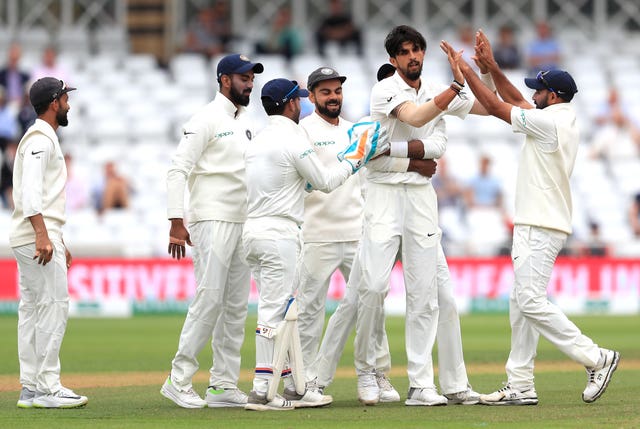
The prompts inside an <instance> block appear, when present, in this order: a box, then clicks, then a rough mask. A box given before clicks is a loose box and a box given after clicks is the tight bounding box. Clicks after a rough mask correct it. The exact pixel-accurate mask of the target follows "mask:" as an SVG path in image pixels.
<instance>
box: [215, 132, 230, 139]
mask: <svg viewBox="0 0 640 429" xmlns="http://www.w3.org/2000/svg"><path fill="white" fill-rule="evenodd" d="M232 135H233V131H225V132H224V133H219V134H216V135H215V136H214V137H215V138H217V139H219V138H222V137H228V136H232Z"/></svg>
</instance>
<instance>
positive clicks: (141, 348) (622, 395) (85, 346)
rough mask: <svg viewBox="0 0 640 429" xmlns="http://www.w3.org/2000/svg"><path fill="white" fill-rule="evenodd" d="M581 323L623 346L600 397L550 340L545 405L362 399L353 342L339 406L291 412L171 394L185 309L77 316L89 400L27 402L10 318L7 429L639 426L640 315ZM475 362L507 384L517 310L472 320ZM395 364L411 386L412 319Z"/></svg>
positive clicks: (70, 377) (246, 354)
mask: <svg viewBox="0 0 640 429" xmlns="http://www.w3.org/2000/svg"><path fill="white" fill-rule="evenodd" d="M573 320H574V321H575V322H576V324H577V325H578V326H579V327H580V328H581V329H582V330H583V331H584V332H585V333H586V334H588V335H589V336H591V337H592V338H593V339H594V340H595V341H596V342H598V343H599V344H602V345H603V346H606V347H611V348H615V349H617V350H619V351H620V352H621V354H622V360H621V364H620V367H619V368H618V371H617V372H616V374H615V376H614V378H613V380H612V382H611V384H610V386H609V389H608V390H607V392H606V393H605V395H604V396H603V397H602V398H601V399H600V400H598V401H597V402H595V403H593V404H585V403H583V402H582V400H581V396H580V395H581V392H582V389H583V388H584V385H585V382H586V376H585V373H584V370H583V369H582V368H581V367H580V366H579V365H578V364H575V363H573V362H571V361H569V360H568V358H566V357H565V356H564V355H562V353H560V352H559V351H558V350H556V349H555V348H553V347H552V346H551V345H550V344H549V343H547V342H546V341H545V340H541V342H540V345H539V347H538V358H537V361H536V363H537V369H536V390H537V391H538V396H539V398H540V403H539V405H537V406H529V407H487V406H449V407H435V408H429V407H406V406H405V405H404V404H403V403H402V402H401V403H395V404H381V405H377V406H374V407H364V406H361V405H360V404H359V403H358V401H357V399H356V378H355V373H354V370H353V365H352V357H353V348H352V347H351V344H352V341H350V342H349V346H348V348H347V350H345V353H344V355H343V357H342V361H341V363H340V368H339V372H338V374H339V376H338V377H337V378H336V381H335V382H334V383H333V384H332V385H331V386H330V387H329V389H327V392H326V393H329V394H331V395H333V398H334V403H333V404H332V405H330V406H329V407H328V408H323V409H306V410H296V411H291V412H284V413H273V412H270V413H255V412H249V411H244V410H242V409H215V410H214V409H202V410H184V409H180V408H179V407H177V406H175V405H174V404H173V403H172V402H170V401H169V400H167V399H165V398H164V397H162V396H161V395H160V393H159V389H160V386H161V385H162V383H163V382H164V379H165V377H166V375H167V373H168V371H169V368H170V362H171V359H172V357H173V355H174V353H175V351H176V347H177V342H178V335H179V333H180V329H181V328H182V322H183V317H180V316H139V317H135V318H132V319H71V320H70V321H69V325H68V329H67V335H66V337H65V341H64V344H63V349H62V355H61V361H62V381H63V383H64V384H65V385H67V386H68V387H70V388H72V389H74V390H76V391H77V392H79V393H82V394H85V395H87V396H89V404H88V406H87V407H86V408H84V409H79V410H36V409H30V410H21V409H18V408H16V406H15V403H16V400H17V397H18V390H19V384H18V359H17V351H16V338H15V337H16V321H17V318H16V317H11V316H3V317H0V335H1V337H2V338H3V340H4V344H3V347H2V349H1V350H0V427H1V428H31V427H37V428H43V427H54V428H62V427H64V428H87V427H91V428H94V429H97V428H134V427H135V428H165V427H167V428H200V427H202V428H205V427H206V428H244V427H247V428H249V427H250V428H260V429H262V428H278V429H285V428H364V427H366V428H371V429H374V428H375V429H377V428H397V429H400V428H425V427H434V428H507V427H508V428H518V429H520V428H531V427H535V428H581V429H587V428H589V429H590V428H639V427H640V406H638V404H637V401H636V399H637V397H636V396H635V395H636V394H638V392H640V341H638V339H639V334H638V332H639V329H638V328H640V323H639V322H640V318H638V317H637V316H635V317H607V316H598V317H596V316H591V317H575V318H573ZM254 326H255V318H254V317H250V320H248V322H247V332H249V333H250V334H249V335H247V337H246V338H245V344H244V347H243V360H242V367H243V371H242V376H241V382H240V387H241V388H242V389H244V390H247V391H248V390H250V386H251V377H252V374H251V368H252V366H253V364H254V354H253V353H254V344H253V341H254V337H253V335H252V334H251V332H252V331H253V328H254ZM462 329H463V340H464V348H465V360H466V363H467V369H468V373H469V378H470V381H471V383H472V384H473V386H474V388H475V389H476V390H478V391H481V392H489V391H493V390H495V389H497V388H499V387H501V382H503V381H504V380H505V375H504V362H505V359H506V357H507V354H508V349H509V324H508V316H507V315H505V314H501V315H487V316H479V315H474V316H464V317H463V318H462ZM387 330H388V333H389V340H390V347H391V350H392V359H393V365H394V369H393V370H392V373H391V378H392V382H393V383H394V385H395V386H396V388H397V389H398V391H399V392H400V393H401V396H402V397H403V400H404V396H406V389H407V378H406V372H405V364H406V357H405V353H404V319H402V318H395V317H392V318H389V319H388V322H387ZM210 358H211V353H210V350H204V351H203V353H202V354H201V355H200V363H201V367H202V368H201V370H200V371H199V373H198V375H197V378H196V381H195V383H194V386H195V388H196V389H197V390H198V392H199V393H201V394H202V393H203V392H204V390H205V388H206V386H207V379H208V371H207V369H208V367H209V366H210Z"/></svg>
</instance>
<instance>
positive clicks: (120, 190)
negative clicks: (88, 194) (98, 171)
mask: <svg viewBox="0 0 640 429" xmlns="http://www.w3.org/2000/svg"><path fill="white" fill-rule="evenodd" d="M130 192H131V190H130V188H129V182H128V181H127V179H126V178H124V177H123V176H122V175H120V173H118V170H117V168H116V164H115V163H114V162H113V161H107V162H106V163H105V165H104V177H103V178H102V180H101V181H100V183H99V184H98V185H97V186H96V187H95V189H94V191H93V198H94V205H95V207H96V210H98V213H103V212H104V211H105V210H110V209H126V208H128V207H129V194H130Z"/></svg>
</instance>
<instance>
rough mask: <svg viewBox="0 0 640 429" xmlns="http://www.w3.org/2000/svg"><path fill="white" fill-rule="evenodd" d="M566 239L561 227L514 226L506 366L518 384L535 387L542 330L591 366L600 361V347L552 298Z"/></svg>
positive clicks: (573, 355)
mask: <svg viewBox="0 0 640 429" xmlns="http://www.w3.org/2000/svg"><path fill="white" fill-rule="evenodd" d="M566 239H567V234H566V233H564V232H561V231H557V230H552V229H547V228H540V227H535V226H529V225H515V227H514V230H513V248H512V250H511V258H512V261H513V269H514V273H515V284H514V286H513V290H512V291H511V296H510V301H509V318H510V321H511V353H509V359H508V360H507V365H506V370H507V377H508V381H509V383H511V384H512V385H513V386H515V387H518V388H529V387H533V385H534V382H533V378H534V377H533V364H534V362H533V361H534V358H535V356H536V348H537V347H538V338H539V336H540V334H542V335H543V336H544V337H545V338H546V339H547V340H549V342H551V344H553V345H555V346H556V347H558V348H559V349H560V350H561V351H562V352H564V353H565V354H566V355H567V356H569V357H570V358H571V359H573V360H574V361H576V362H579V363H581V364H582V365H584V366H586V367H594V366H596V364H597V363H598V360H599V359H600V349H599V347H598V346H597V345H596V344H594V342H593V341H591V339H590V338H588V337H586V336H585V335H583V334H582V333H581V332H580V329H578V327H577V326H576V325H575V324H573V322H571V321H570V320H569V319H568V318H567V316H565V315H564V313H563V312H562V310H560V308H559V307H558V306H557V305H555V304H553V303H551V302H549V300H548V299H547V285H548V283H549V279H550V278H551V273H552V271H553V265H554V263H555V261H556V257H557V256H558V253H559V252H560V250H561V249H562V246H563V245H564V242H565V241H566Z"/></svg>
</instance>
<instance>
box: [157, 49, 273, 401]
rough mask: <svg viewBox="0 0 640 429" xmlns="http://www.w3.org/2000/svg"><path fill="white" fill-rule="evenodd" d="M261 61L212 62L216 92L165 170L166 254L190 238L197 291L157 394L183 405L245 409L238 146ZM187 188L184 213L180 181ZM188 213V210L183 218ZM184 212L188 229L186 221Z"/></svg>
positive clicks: (249, 132) (246, 134) (241, 148)
mask: <svg viewBox="0 0 640 429" xmlns="http://www.w3.org/2000/svg"><path fill="white" fill-rule="evenodd" d="M263 70H264V67H263V66H262V64H260V63H252V62H251V61H250V60H249V58H247V57H246V56H244V55H238V54H234V55H227V56H225V57H224V58H222V59H221V60H220V62H219V63H218V67H217V80H218V83H219V88H220V89H219V91H218V93H217V94H216V97H215V98H214V100H213V101H212V102H211V103H209V104H207V105H206V106H205V107H203V108H202V109H201V110H200V111H199V112H197V113H196V114H195V115H194V116H192V117H191V119H189V121H188V122H187V123H186V124H185V125H184V127H183V136H182V139H181V140H180V144H179V145H178V149H177V151H176V153H175V155H174V156H173V158H172V161H171V167H170V168H169V171H168V174H167V198H168V210H167V215H168V218H169V219H170V220H171V230H170V232H169V236H170V237H169V253H170V254H171V255H172V256H173V257H174V258H177V259H180V258H182V257H184V256H185V245H186V244H189V245H191V240H193V265H194V270H195V277H196V285H197V288H196V295H195V297H194V298H193V301H192V302H191V304H190V306H189V311H188V314H187V317H186V320H185V322H184V326H183V328H182V332H181V333H180V342H179V345H178V351H177V353H176V355H175V357H174V359H173V361H172V363H171V373H170V374H169V377H167V380H166V382H165V384H164V385H163V386H162V389H161V391H160V392H161V393H162V395H164V396H165V397H167V398H169V399H171V400H172V401H173V402H175V403H176V404H178V405H179V406H181V407H183V408H202V407H205V406H209V407H244V405H245V404H246V403H247V395H246V394H245V393H244V392H242V391H240V390H239V389H238V387H237V385H238V378H239V376H240V347H241V346H242V341H243V339H244V325H245V321H246V317H247V302H248V299H249V287H250V278H251V273H250V270H249V266H248V265H247V263H246V261H245V255H244V249H243V245H242V230H243V225H244V221H245V220H246V216H247V203H246V199H247V188H246V178H245V166H244V152H245V149H246V146H247V144H248V143H249V142H250V140H251V139H252V137H253V127H252V124H251V123H250V121H249V120H248V119H247V116H246V106H247V105H248V104H249V96H250V94H251V90H252V89H253V80H254V75H255V74H256V73H262V71H263ZM186 186H187V187H188V189H189V192H190V199H189V209H188V212H187V213H185V209H184V197H185V187H186ZM185 214H186V216H185ZM185 217H186V218H187V221H188V224H189V229H188V230H187V228H186V227H185V225H184V219H185ZM210 338H211V348H212V350H213V366H212V367H211V370H210V377H209V387H208V388H207V391H206V396H205V399H204V400H203V399H202V398H201V397H200V396H199V395H198V394H197V393H196V392H195V391H194V390H193V387H192V379H193V376H194V374H195V373H196V371H197V370H198V360H197V356H198V353H200V351H201V350H202V348H203V347H204V345H205V343H206V342H207V340H209V339H210Z"/></svg>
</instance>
